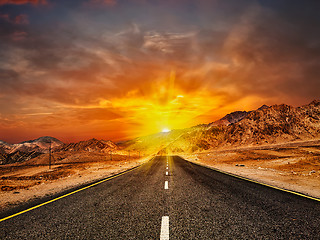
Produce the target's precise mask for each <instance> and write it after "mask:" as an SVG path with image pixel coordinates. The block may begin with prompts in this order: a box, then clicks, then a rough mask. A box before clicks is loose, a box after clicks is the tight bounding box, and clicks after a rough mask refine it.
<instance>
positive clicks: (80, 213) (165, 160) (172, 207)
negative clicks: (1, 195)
mask: <svg viewBox="0 0 320 240" xmlns="http://www.w3.org/2000/svg"><path fill="white" fill-rule="evenodd" d="M32 206H33V205H32V204H30V206H25V207H24V208H25V209H27V208H29V207H32ZM20 210H22V209H20ZM6 214H8V213H6V212H5V213H1V218H3V217H6V216H8V215H6ZM0 239H163V240H164V239H206V240H207V239H320V202H318V201H315V200H312V199H308V198H305V197H302V196H298V195H295V194H292V193H288V192H284V191H280V190H277V189H273V188H270V187H267V186H263V185H260V184H257V183H254V182H250V181H246V180H244V179H241V178H237V177H234V176H230V175H227V174H224V173H221V172H219V171H215V170H212V169H209V168H206V167H202V166H199V165H197V164H194V163H191V162H188V161H186V160H184V159H182V158H180V157H177V156H172V157H171V156H162V157H160V156H159V157H155V158H153V159H151V160H150V161H148V162H147V163H145V164H143V165H142V166H140V167H138V168H136V169H134V170H132V171H129V172H127V173H125V174H122V175H119V176H117V177H115V178H112V179H110V180H107V181H105V182H102V183H100V184H97V185H95V186H92V187H89V188H87V189H84V190H81V191H79V192H77V193H74V194H71V195H69V196H66V197H63V198H61V199H58V200H56V201H53V202H51V203H48V204H45V205H43V206H41V207H37V208H35V209H33V210H31V211H28V212H25V213H23V214H20V215H17V216H15V217H12V218H9V219H7V220H4V221H2V222H0Z"/></svg>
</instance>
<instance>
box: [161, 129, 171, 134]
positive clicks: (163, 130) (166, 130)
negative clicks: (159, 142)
mask: <svg viewBox="0 0 320 240" xmlns="http://www.w3.org/2000/svg"><path fill="white" fill-rule="evenodd" d="M170 131H171V130H170V129H168V128H164V129H162V132H163V133H167V132H170Z"/></svg>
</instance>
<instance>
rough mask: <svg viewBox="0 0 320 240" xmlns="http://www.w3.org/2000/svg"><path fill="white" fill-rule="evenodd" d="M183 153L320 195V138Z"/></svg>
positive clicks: (197, 161)
mask: <svg viewBox="0 0 320 240" xmlns="http://www.w3.org/2000/svg"><path fill="white" fill-rule="evenodd" d="M181 156H182V157H184V158H185V159H187V160H190V161H193V162H196V163H198V164H202V165H206V166H210V167H213V168H217V169H219V170H222V171H225V172H229V173H233V174H236V175H240V176H243V177H247V178H250V179H253V180H257V181H260V182H262V183H266V184H270V185H273V186H277V187H281V188H285V189H288V190H293V191H296V192H300V193H304V194H306V195H310V196H313V197H317V198H320V140H315V141H304V142H295V143H287V144H278V145H269V146H259V147H243V148H236V149H226V150H217V151H208V152H205V153H198V154H185V155H181Z"/></svg>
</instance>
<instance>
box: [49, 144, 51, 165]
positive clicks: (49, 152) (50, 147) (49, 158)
mask: <svg viewBox="0 0 320 240" xmlns="http://www.w3.org/2000/svg"><path fill="white" fill-rule="evenodd" d="M49 169H51V140H50V145H49Z"/></svg>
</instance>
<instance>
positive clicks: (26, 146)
mask: <svg viewBox="0 0 320 240" xmlns="http://www.w3.org/2000/svg"><path fill="white" fill-rule="evenodd" d="M63 144H64V143H63V142H61V141H60V140H58V139H56V138H54V137H49V136H45V137H40V138H37V139H34V140H29V141H25V142H21V143H18V144H13V145H12V149H11V151H10V152H11V153H13V152H16V151H20V152H32V151H35V152H41V153H46V152H48V151H49V147H50V145H51V148H52V149H54V148H57V147H60V146H62V145H63Z"/></svg>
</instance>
